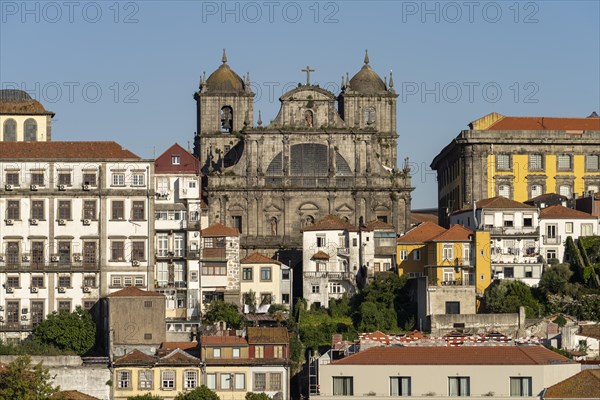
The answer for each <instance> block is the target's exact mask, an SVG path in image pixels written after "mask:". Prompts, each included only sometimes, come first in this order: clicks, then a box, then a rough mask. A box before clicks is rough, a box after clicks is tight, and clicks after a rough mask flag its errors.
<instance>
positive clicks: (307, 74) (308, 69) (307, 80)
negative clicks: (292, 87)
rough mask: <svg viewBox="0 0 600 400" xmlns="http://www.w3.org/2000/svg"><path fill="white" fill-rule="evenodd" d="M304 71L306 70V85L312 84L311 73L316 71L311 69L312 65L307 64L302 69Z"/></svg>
mask: <svg viewBox="0 0 600 400" xmlns="http://www.w3.org/2000/svg"><path fill="white" fill-rule="evenodd" d="M302 72H306V86H310V73H311V72H315V70H314V69H310V67H309V66H308V65H307V66H306V68H304V69H303V70H302Z"/></svg>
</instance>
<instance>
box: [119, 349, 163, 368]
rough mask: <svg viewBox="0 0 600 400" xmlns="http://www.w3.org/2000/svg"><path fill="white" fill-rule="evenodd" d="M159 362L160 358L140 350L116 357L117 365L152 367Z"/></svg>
mask: <svg viewBox="0 0 600 400" xmlns="http://www.w3.org/2000/svg"><path fill="white" fill-rule="evenodd" d="M157 360H158V357H155V356H151V355H149V354H145V353H142V352H141V351H139V350H138V349H135V350H133V351H132V352H130V353H127V354H125V355H124V356H121V357H116V358H115V361H114V363H115V365H140V364H141V365H152V364H154V363H156V361H157Z"/></svg>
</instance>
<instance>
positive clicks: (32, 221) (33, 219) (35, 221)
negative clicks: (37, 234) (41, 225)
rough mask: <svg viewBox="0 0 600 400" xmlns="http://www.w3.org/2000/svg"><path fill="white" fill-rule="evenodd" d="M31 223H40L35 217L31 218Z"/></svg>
mask: <svg viewBox="0 0 600 400" xmlns="http://www.w3.org/2000/svg"><path fill="white" fill-rule="evenodd" d="M29 224H30V225H37V224H38V220H37V219H35V218H31V219H30V220H29Z"/></svg>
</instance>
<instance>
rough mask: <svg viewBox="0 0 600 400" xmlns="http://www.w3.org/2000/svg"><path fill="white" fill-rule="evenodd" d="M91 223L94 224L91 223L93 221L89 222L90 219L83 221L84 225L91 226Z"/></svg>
mask: <svg viewBox="0 0 600 400" xmlns="http://www.w3.org/2000/svg"><path fill="white" fill-rule="evenodd" d="M91 223H92V221H91V220H89V219H84V220H83V224H84V225H89V224H91Z"/></svg>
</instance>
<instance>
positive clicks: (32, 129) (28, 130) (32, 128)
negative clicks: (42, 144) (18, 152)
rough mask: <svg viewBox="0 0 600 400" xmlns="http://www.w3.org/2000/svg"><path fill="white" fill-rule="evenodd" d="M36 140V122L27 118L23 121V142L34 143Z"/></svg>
mask: <svg viewBox="0 0 600 400" xmlns="http://www.w3.org/2000/svg"><path fill="white" fill-rule="evenodd" d="M36 140H37V122H35V119H33V118H29V119H26V120H25V141H26V142H35V141H36Z"/></svg>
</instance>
